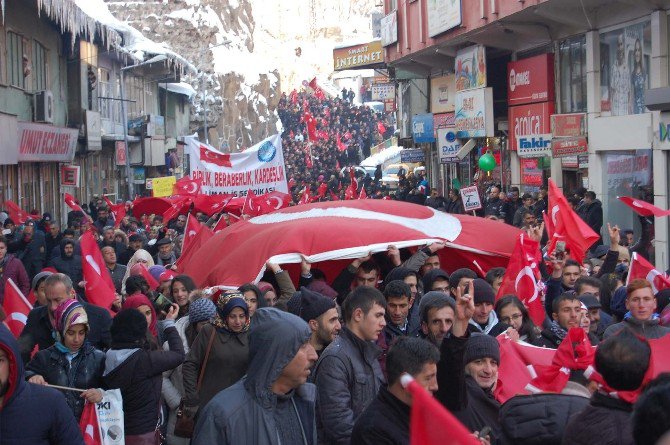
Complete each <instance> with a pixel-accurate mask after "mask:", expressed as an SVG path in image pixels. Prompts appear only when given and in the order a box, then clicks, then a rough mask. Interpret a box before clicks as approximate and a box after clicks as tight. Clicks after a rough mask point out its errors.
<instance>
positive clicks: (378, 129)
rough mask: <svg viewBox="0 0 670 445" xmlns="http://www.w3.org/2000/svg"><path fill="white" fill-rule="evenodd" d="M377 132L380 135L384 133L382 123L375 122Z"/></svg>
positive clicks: (384, 129) (384, 128)
mask: <svg viewBox="0 0 670 445" xmlns="http://www.w3.org/2000/svg"><path fill="white" fill-rule="evenodd" d="M377 131H378V132H379V134H380V135H382V136H383V135H384V133H386V127H385V126H384V124H383V123H381V122H377Z"/></svg>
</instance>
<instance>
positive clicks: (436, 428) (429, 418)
mask: <svg viewBox="0 0 670 445" xmlns="http://www.w3.org/2000/svg"><path fill="white" fill-rule="evenodd" d="M401 383H402V384H403V386H404V387H405V389H407V391H409V392H410V393H411V394H412V408H411V411H410V415H409V443H410V445H481V442H479V440H477V439H476V438H475V436H473V435H472V433H471V432H470V431H469V430H468V429H467V428H466V427H465V425H463V424H462V423H461V422H460V421H459V420H458V419H457V418H456V417H455V416H454V415H453V414H451V413H450V412H449V411H448V410H447V409H446V408H445V407H444V406H443V405H442V404H441V403H440V402H438V401H437V400H436V399H435V398H434V397H433V396H432V395H431V394H430V393H429V392H428V391H426V390H425V389H424V388H423V386H421V385H419V384H418V383H417V382H416V381H415V380H414V379H413V378H412V377H410V376H409V375H407V374H405V375H403V376H402V377H401Z"/></svg>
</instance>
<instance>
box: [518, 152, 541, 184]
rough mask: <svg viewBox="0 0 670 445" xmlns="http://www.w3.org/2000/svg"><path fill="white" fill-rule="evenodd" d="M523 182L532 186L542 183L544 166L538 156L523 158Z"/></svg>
mask: <svg viewBox="0 0 670 445" xmlns="http://www.w3.org/2000/svg"><path fill="white" fill-rule="evenodd" d="M521 182H522V183H523V184H525V185H530V186H541V185H542V168H541V167H540V160H539V159H538V158H534V159H522V160H521Z"/></svg>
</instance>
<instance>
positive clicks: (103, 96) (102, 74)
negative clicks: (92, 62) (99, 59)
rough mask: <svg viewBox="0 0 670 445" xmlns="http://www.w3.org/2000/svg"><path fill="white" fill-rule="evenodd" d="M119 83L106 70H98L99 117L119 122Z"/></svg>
mask: <svg viewBox="0 0 670 445" xmlns="http://www.w3.org/2000/svg"><path fill="white" fill-rule="evenodd" d="M119 97H120V94H119V81H118V79H117V78H116V77H115V76H113V75H112V74H111V73H110V71H109V70H108V69H105V68H98V103H99V109H100V117H101V118H102V119H109V120H111V121H113V122H121V101H120V100H118V99H119Z"/></svg>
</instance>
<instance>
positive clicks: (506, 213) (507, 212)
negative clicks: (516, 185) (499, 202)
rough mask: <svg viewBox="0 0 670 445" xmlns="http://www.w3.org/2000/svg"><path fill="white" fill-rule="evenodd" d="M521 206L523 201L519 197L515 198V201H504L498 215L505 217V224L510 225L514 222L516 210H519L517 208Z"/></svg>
mask: <svg viewBox="0 0 670 445" xmlns="http://www.w3.org/2000/svg"><path fill="white" fill-rule="evenodd" d="M521 207H523V202H522V201H521V199H517V200H516V201H513V200H511V199H510V200H509V201H505V204H504V205H503V208H502V214H501V215H500V216H501V217H503V218H505V222H506V223H507V224H510V225H512V224H513V222H514V216H515V215H516V211H517V210H519V208H521Z"/></svg>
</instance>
